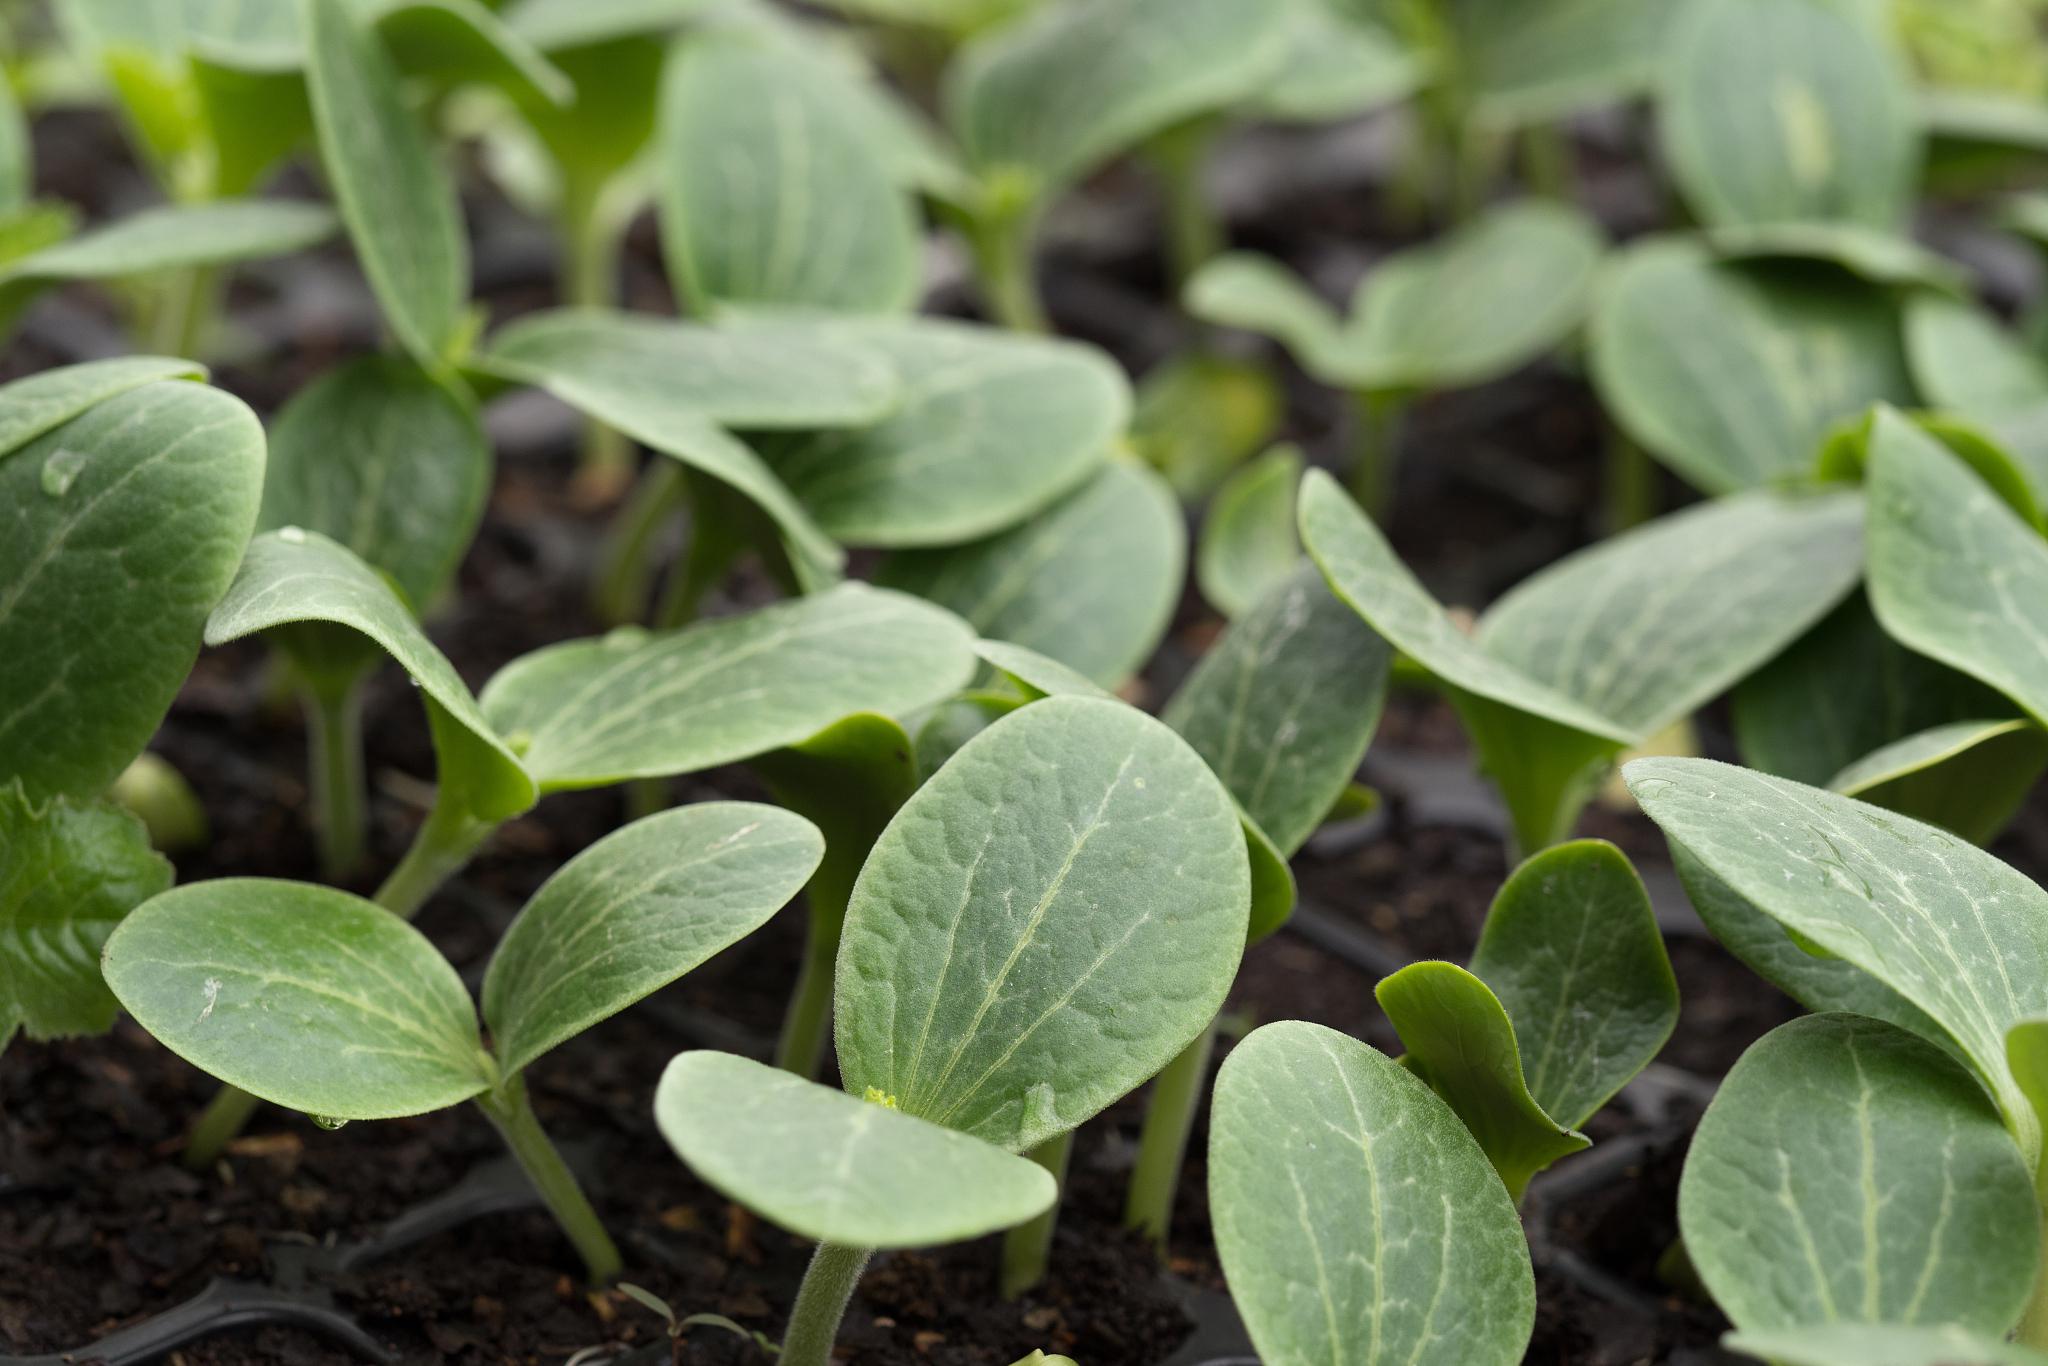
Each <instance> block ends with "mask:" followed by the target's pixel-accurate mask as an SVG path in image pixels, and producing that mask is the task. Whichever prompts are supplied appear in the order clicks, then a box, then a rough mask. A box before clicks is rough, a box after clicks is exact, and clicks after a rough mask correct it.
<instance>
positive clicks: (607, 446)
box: [561, 176, 633, 502]
mask: <svg viewBox="0 0 2048 1366" xmlns="http://www.w3.org/2000/svg"><path fill="white" fill-rule="evenodd" d="M617 218H618V215H616V214H613V213H611V212H610V211H609V210H608V208H607V206H606V204H605V186H604V183H603V182H600V183H598V184H596V185H586V184H583V183H582V182H581V181H580V180H579V179H578V178H576V177H574V176H572V177H570V180H569V184H568V185H567V187H566V188H565V192H564V194H563V197H562V284H561V291H562V299H563V301H564V302H565V303H567V304H569V305H570V306H571V307H575V308H609V307H611V306H612V305H613V304H614V303H616V302H617V299H618V286H619V241H620V237H621V235H622V231H623V228H624V226H625V225H624V224H623V223H620V222H618V221H617ZM632 478H633V443H632V442H631V441H630V440H628V439H627V438H626V435H625V433H624V432H621V431H618V430H616V429H614V428H611V427H607V426H606V425H605V424H604V423H602V422H599V421H597V420H596V419H594V418H593V419H591V420H590V421H589V422H587V423H586V424H585V426H584V430H583V466H582V468H581V469H580V470H579V471H578V472H577V477H576V481H577V485H578V491H579V492H580V493H581V494H583V495H584V496H586V497H588V498H590V499H592V500H595V501H604V502H609V501H610V500H611V499H613V498H616V497H618V496H619V495H620V494H621V493H623V492H624V491H625V488H626V485H627V484H629V483H630V482H632Z"/></svg>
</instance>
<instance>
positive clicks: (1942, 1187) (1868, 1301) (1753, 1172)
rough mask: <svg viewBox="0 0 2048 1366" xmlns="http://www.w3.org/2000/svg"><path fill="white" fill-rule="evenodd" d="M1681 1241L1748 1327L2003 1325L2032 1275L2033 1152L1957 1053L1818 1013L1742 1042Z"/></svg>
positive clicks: (1696, 1173) (1681, 1209) (1693, 1168)
mask: <svg viewBox="0 0 2048 1366" xmlns="http://www.w3.org/2000/svg"><path fill="white" fill-rule="evenodd" d="M1678 1220H1679V1228H1680V1230H1681V1232H1682V1233H1683V1235H1684V1237H1685V1247H1686V1252H1687V1253H1688V1255H1689V1256H1690V1257H1691V1259H1692V1263H1693V1266H1694V1267H1695V1268H1697V1270H1698V1271H1699V1274H1700V1279H1701V1280H1703V1281H1705V1282H1706V1285H1707V1288H1708V1289H1709V1290H1710V1291H1712V1292H1713V1296H1714V1300H1715V1303H1717V1304H1718V1305H1720V1307H1721V1309H1722V1310H1723V1311H1724V1312H1725V1313H1726V1314H1727V1315H1728V1317H1729V1318H1730V1319H1732V1320H1734V1321H1735V1323H1736V1325H1737V1326H1738V1327H1740V1328H1745V1329H1776V1328H1795V1327H1802V1326H1808V1325H1813V1324H1818V1323H1827V1322H1835V1321H1841V1320H1848V1321H1852V1322H1854V1321H1860V1322H1865V1323H1874V1322H1885V1323H1899V1324H1930V1325H1932V1324H1951V1325H1956V1326H1961V1327H1966V1328H1969V1329H1971V1330H1973V1331H1976V1332H1982V1333H1988V1334H1992V1335H1998V1334H2002V1333H2004V1332H2005V1331H2006V1330H2007V1329H2009V1328H2010V1327H2011V1326H2012V1325H2013V1323H2014V1321H2015V1320H2017V1319H2018V1317H2019V1314H2020V1310H2021V1308H2022V1307H2023V1306H2024V1305H2025V1304H2026V1301H2027V1294H2028V1291H2029V1290H2030V1289H2031V1287H2032V1285H2033V1279H2034V1266H2035V1262H2036V1260H2037V1258H2038V1256H2039V1251H2038V1241H2039V1233H2038V1211H2037V1209H2036V1207H2035V1204H2034V1200H2033V1182H2032V1179H2031V1177H2030V1176H2029V1173H2028V1170H2027V1164H2026V1162H2025V1161H2024V1160H2023V1159H2022V1158H2021V1156H2020V1153H2019V1149H2018V1148H2017V1147H2015V1146H2014V1144H2013V1141H2012V1138H2011V1136H2010V1135H2008V1134H2007V1133H2006V1132H2005V1129H2004V1128H2003V1127H2002V1126H2001V1125H2000V1124H1999V1122H1998V1114H1997V1111H1996V1110H1995V1109H1994V1108H1993V1107H1992V1106H1991V1104H1990V1103H1989V1101H1988V1099H1987V1098H1986V1097H1985V1095H1984V1092H1983V1091H1982V1090H1981V1089H1980V1088H1979V1087H1978V1086H1977V1084H1976V1082H1975V1081H1973V1080H1972V1079H1971V1077H1970V1076H1969V1074H1968V1073H1966V1072H1965V1071H1964V1070H1963V1068H1962V1067H1961V1066H1960V1065H1958V1064H1957V1063H1956V1062H1955V1060H1954V1059H1952V1058H1950V1057H1948V1056H1947V1055H1946V1054H1944V1053H1942V1052H1941V1051H1940V1050H1938V1049H1936V1048H1934V1047H1933V1046H1932V1045H1930V1044H1928V1043H1926V1042H1924V1041H1922V1040H1920V1039H1916V1038H1914V1037H1913V1036H1912V1035H1910V1034H1907V1033H1905V1032H1904V1031H1902V1030H1900V1029H1898V1028H1896V1027H1894V1026H1892V1025H1889V1024H1885V1023H1883V1022H1882V1021H1878V1020H1867V1019H1863V1018H1861V1017H1859V1016H1855V1015H1814V1016H1809V1017H1807V1018H1805V1019H1801V1020H1795V1021H1793V1022H1792V1023H1791V1024H1788V1025H1784V1026H1782V1027H1780V1028H1778V1029H1776V1030H1773V1031H1772V1032H1771V1033H1770V1034H1767V1035H1765V1036H1764V1038H1763V1039H1762V1040H1761V1041H1759V1042H1758V1043H1757V1044H1755V1045H1754V1046H1752V1047H1751V1048H1750V1050H1749V1051H1748V1052H1747V1053H1745V1054H1743V1056H1742V1059H1741V1061H1740V1062H1738V1063H1737V1064H1736V1065H1735V1068H1734V1070H1733V1071H1731V1072H1730V1073H1729V1074H1728V1077H1727V1079H1726V1080H1725V1081H1723V1082H1722V1083H1721V1089H1720V1091H1719V1093H1718V1094H1717V1095H1716V1096H1715V1098H1714V1102H1713V1104H1712V1105H1711V1106H1709V1107H1708V1109H1707V1113H1706V1115H1705V1117H1704V1118H1703V1119H1701V1121H1700V1126H1699V1131H1698V1133H1697V1134H1696V1135H1695V1136H1694V1138H1693V1143H1692V1148H1691V1151H1690V1152H1689V1154H1688V1155H1687V1158H1686V1164H1685V1176H1684V1179H1683V1180H1682V1182H1681V1183H1680V1185H1679V1192H1678Z"/></svg>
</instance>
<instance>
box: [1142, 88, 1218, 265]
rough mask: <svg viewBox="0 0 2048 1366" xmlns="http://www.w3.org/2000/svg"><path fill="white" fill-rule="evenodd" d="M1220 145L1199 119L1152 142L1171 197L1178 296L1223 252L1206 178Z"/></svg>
mask: <svg viewBox="0 0 2048 1366" xmlns="http://www.w3.org/2000/svg"><path fill="white" fill-rule="evenodd" d="M1215 142H1216V125H1215V124H1214V123H1212V122H1210V121H1209V120H1207V119H1198V120H1195V121H1194V122H1191V123H1186V124H1183V125H1181V126H1180V127H1178V128H1174V129H1171V130H1169V131H1168V132H1165V133H1162V134H1160V135H1159V136H1158V137H1157V138H1154V139H1153V141H1152V148H1151V151H1152V164H1153V166H1154V167H1155V168H1156V169H1157V171H1158V173H1159V178H1160V180H1161V182H1162V183H1163V186H1164V188H1165V191H1166V259H1167V264H1168V266H1169V268H1170V269H1171V270H1172V271H1173V282H1174V286H1175V292H1176V293H1178V292H1179V290H1180V289H1181V288H1183V287H1185V286H1186V284H1187V282H1188V281H1189V280H1190V279H1192V278H1193V277H1194V274H1195V272H1196V271H1198V270H1200V269H1201V268H1202V267H1203V266H1204V265H1206V264H1208V262H1209V260H1210V259H1211V258H1212V257H1214V256H1215V255H1216V254H1217V253H1218V252H1220V251H1222V250H1223V240H1224V237H1223V225H1222V223H1220V222H1219V221H1218V220H1217V218H1216V215H1215V213H1213V212H1212V211H1211V210H1210V207H1209V196H1208V194H1207V192H1206V191H1207V188H1208V187H1207V186H1206V185H1205V184H1204V183H1203V179H1202V172H1203V171H1204V169H1206V167H1207V166H1208V163H1209V152H1210V149H1211V148H1212V147H1213V146H1214V145H1215Z"/></svg>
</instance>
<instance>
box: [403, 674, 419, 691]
mask: <svg viewBox="0 0 2048 1366" xmlns="http://www.w3.org/2000/svg"><path fill="white" fill-rule="evenodd" d="M405 681H406V682H408V683H410V684H412V685H413V686H414V687H415V688H417V687H418V686H419V685H420V676H419V675H418V674H407V675H406V676H405Z"/></svg>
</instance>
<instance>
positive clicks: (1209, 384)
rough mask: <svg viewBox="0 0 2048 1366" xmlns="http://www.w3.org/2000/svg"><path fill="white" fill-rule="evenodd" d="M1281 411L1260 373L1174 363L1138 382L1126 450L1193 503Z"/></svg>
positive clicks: (1230, 365) (1244, 365)
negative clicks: (1138, 455)
mask: <svg viewBox="0 0 2048 1366" xmlns="http://www.w3.org/2000/svg"><path fill="white" fill-rule="evenodd" d="M1316 3H1320V0H1316ZM1284 407H1285V399H1284V396H1283V395H1282V394H1281V392H1280V384H1279V381H1278V380H1277V379H1276V378H1275V377H1274V375H1273V373H1272V371H1271V370H1270V369H1269V368H1268V367H1266V366H1263V365H1257V364H1253V363H1251V362H1248V361H1238V360H1228V359H1225V358H1223V357H1221V356H1208V355H1201V354H1198V353H1197V354H1190V355H1185V356H1179V357H1176V358H1174V359H1172V360H1168V361H1164V362H1162V363H1161V364H1159V365H1157V366H1155V367H1154V368H1153V369H1151V370H1149V371H1147V372H1146V374H1145V378H1144V379H1143V380H1142V381H1141V382H1140V383H1139V385H1138V398H1137V408H1136V411H1134V412H1133V413H1132V414H1131V429H1130V443H1131V445H1132V447H1133V448H1135V449H1136V450H1137V452H1138V453H1139V454H1140V455H1141V456H1143V457H1144V459H1145V462H1146V463H1147V464H1149V465H1151V466H1152V467H1153V468H1154V469H1156V470H1158V471H1159V472H1160V473H1161V474H1163V475H1165V476H1166V482H1167V483H1169V484H1171V485H1173V491H1174V492H1175V493H1177V494H1179V495H1180V496H1181V497H1182V498H1183V499H1186V500H1188V501H1190V502H1192V501H1195V500H1197V499H1200V498H1202V497H1203V496H1205V495H1206V494H1207V493H1208V492H1209V491H1210V490H1211V489H1213V488H1215V487H1216V485H1217V484H1218V483H1220V482H1221V481H1222V480H1223V479H1224V478H1225V477H1227V476H1228V475H1229V474H1231V472H1232V471H1234V470H1236V469H1237V468H1238V467H1239V466H1241V465H1243V464H1244V462H1245V461H1247V460H1249V459H1250V458H1251V457H1252V456H1253V455H1255V454H1257V453H1258V452H1259V451H1260V450H1261V449H1262V448H1264V446H1265V445H1266V443H1267V442H1268V441H1270V440H1271V439H1272V436H1273V431H1274V429H1275V428H1277V427H1278V426H1279V425H1280V419H1281V416H1282V413H1283V411H1284Z"/></svg>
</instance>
